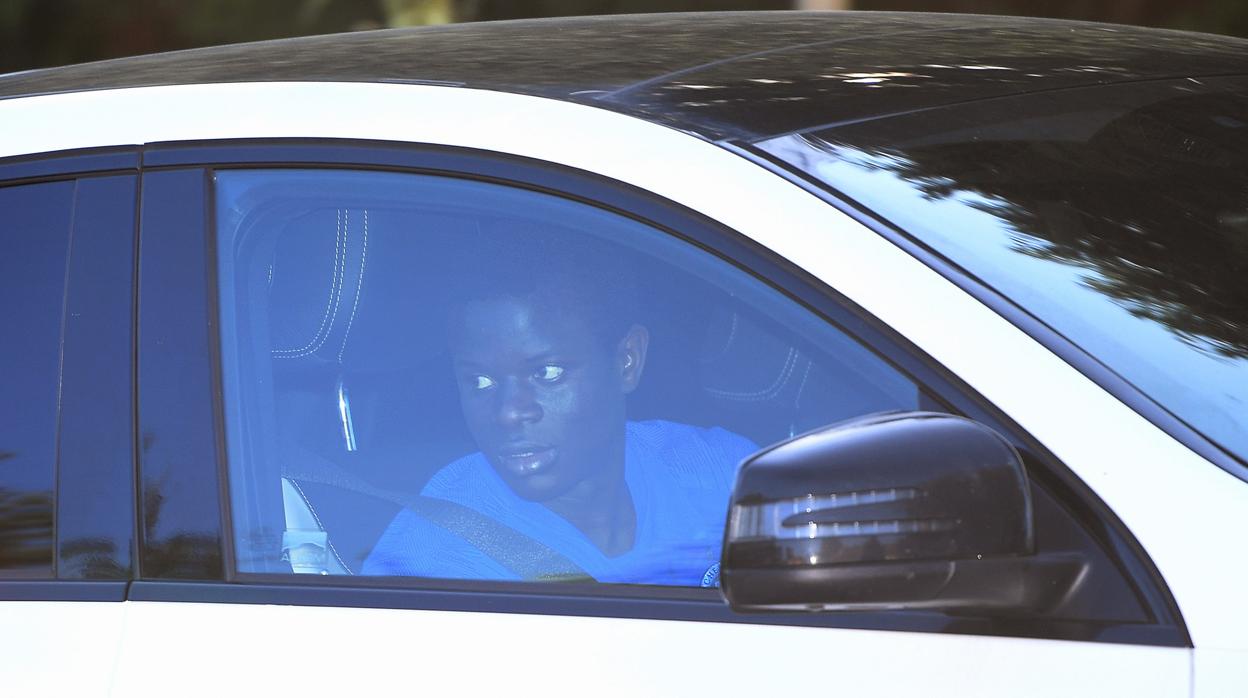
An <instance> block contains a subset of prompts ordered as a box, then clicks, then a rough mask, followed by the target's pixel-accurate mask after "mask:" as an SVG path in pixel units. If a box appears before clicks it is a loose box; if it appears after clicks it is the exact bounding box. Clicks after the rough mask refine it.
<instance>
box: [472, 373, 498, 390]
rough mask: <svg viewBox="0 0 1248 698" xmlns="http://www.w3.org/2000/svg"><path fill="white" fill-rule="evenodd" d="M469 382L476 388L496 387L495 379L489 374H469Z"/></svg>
mask: <svg viewBox="0 0 1248 698" xmlns="http://www.w3.org/2000/svg"><path fill="white" fill-rule="evenodd" d="M468 384H469V385H471V386H472V387H473V389H474V390H488V389H489V388H493V387H494V379H493V378H490V377H489V376H480V375H478V376H468Z"/></svg>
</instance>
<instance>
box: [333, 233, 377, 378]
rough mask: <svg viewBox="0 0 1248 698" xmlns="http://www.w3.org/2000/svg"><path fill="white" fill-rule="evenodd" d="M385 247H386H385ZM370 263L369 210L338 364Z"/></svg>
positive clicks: (358, 304) (353, 321)
mask: <svg viewBox="0 0 1248 698" xmlns="http://www.w3.org/2000/svg"><path fill="white" fill-rule="evenodd" d="M383 247H384V245H383ZM367 262H368V209H364V249H363V251H361V252H360V273H359V275H358V276H357V277H356V283H355V302H354V303H352V304H351V317H350V318H348V319H347V329H345V330H343V333H342V346H341V347H339V348H338V363H340V364H341V363H342V356H343V354H345V353H346V352H347V338H348V337H350V336H351V325H353V324H355V311H356V309H357V308H359V307H360V292H361V290H363V288H364V265H365V264H366V263H367Z"/></svg>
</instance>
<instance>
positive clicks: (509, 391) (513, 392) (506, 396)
mask: <svg viewBox="0 0 1248 698" xmlns="http://www.w3.org/2000/svg"><path fill="white" fill-rule="evenodd" d="M499 387H500V388H501V390H500V391H499V399H500V401H501V402H500V404H499V415H498V417H499V421H500V422H502V423H503V425H505V426H515V425H518V424H523V423H526V422H536V421H538V420H540V419H541V418H542V406H541V405H539V404H538V402H537V396H536V395H535V394H534V390H533V386H531V385H529V384H528V381H524V380H517V379H514V378H509V379H504V380H503V381H502V384H501V385H500V386H499Z"/></svg>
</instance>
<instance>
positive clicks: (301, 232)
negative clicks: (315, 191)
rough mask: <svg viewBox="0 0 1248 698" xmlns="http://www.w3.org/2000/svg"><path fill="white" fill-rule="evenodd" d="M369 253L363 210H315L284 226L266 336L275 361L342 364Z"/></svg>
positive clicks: (366, 217) (274, 266) (272, 277)
mask: <svg viewBox="0 0 1248 698" xmlns="http://www.w3.org/2000/svg"><path fill="white" fill-rule="evenodd" d="M368 258H369V212H368V210H367V209H357V208H324V209H317V210H313V211H310V212H308V213H307V214H305V215H303V216H300V217H299V218H296V219H294V220H292V221H291V222H290V223H289V224H288V225H287V226H286V229H285V230H284V231H282V233H281V235H280V236H279V237H278V239H277V241H276V245H275V247H274V254H273V261H272V264H271V265H270V267H269V308H268V318H269V337H270V348H271V354H272V356H273V358H274V359H275V360H300V359H302V360H308V361H319V362H332V363H337V364H341V363H342V361H343V357H344V355H345V353H346V350H347V345H348V343H349V342H350V340H351V330H352V326H353V325H354V323H355V319H356V315H357V313H358V312H359V306H360V299H361V296H362V295H363V294H362V291H363V289H364V284H365V280H366V275H367V273H368V264H369V259H368Z"/></svg>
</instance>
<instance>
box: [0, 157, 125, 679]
mask: <svg viewBox="0 0 1248 698" xmlns="http://www.w3.org/2000/svg"><path fill="white" fill-rule="evenodd" d="M137 164H138V157H137V155H136V154H135V153H134V152H126V151H109V152H82V153H70V154H58V155H54V156H44V157H34V158H23V159H20V160H15V159H9V160H7V161H4V162H2V163H0V207H3V210H4V211H5V219H4V222H3V223H0V237H2V238H3V246H4V250H5V253H4V260H5V261H4V263H3V269H4V274H3V279H0V285H3V287H4V288H3V291H2V292H0V297H2V298H3V301H0V316H2V317H3V321H4V324H5V327H6V330H5V333H4V336H5V339H4V341H3V342H0V353H2V361H0V382H2V383H3V385H4V386H5V387H4V393H3V394H4V404H3V407H2V408H0V409H2V410H3V416H2V417H0V619H2V622H3V624H4V627H5V629H6V632H5V633H4V639H3V640H0V657H2V659H0V670H2V671H3V673H4V675H5V677H6V685H7V686H8V690H10V691H11V692H13V693H15V694H22V695H65V694H67V693H72V694H78V695H104V694H105V692H106V691H107V688H108V684H109V681H110V679H111V672H112V669H113V666H114V662H115V660H116V657H117V654H118V651H119V649H120V641H121V633H122V617H123V604H122V601H123V599H124V597H125V588H126V583H127V581H128V580H129V579H130V578H131V575H132V572H133V547H134V523H133V522H134V519H133V500H134V497H133V478H134V470H133V458H132V443H133V442H132V429H131V425H132V421H133V420H132V418H131V410H132V404H133V403H132V393H133V391H132V387H133V382H132V374H131V366H132V365H133V361H132V358H133V357H132V352H131V336H132V329H133V326H132V323H131V322H130V318H131V308H132V306H133V278H134V274H133V261H134V232H135V203H136V200H137V187H136V184H137V177H136V176H135V174H134V173H135V170H136V169H137ZM67 666H73V670H72V671H67V670H66V667H67Z"/></svg>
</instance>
